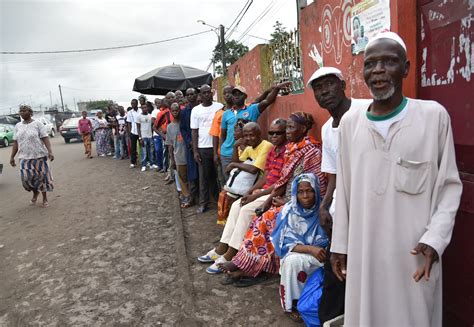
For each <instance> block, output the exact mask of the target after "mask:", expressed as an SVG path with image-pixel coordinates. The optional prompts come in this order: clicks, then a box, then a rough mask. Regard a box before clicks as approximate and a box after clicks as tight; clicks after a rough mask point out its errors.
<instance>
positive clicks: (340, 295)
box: [319, 260, 346, 325]
mask: <svg viewBox="0 0 474 327" xmlns="http://www.w3.org/2000/svg"><path fill="white" fill-rule="evenodd" d="M345 291H346V283H345V282H341V281H339V279H337V277H336V275H334V273H333V272H332V268H331V264H330V263H329V260H327V262H326V263H325V264H324V282H323V294H322V296H321V302H320V303H319V320H320V321H321V325H322V324H323V323H324V322H325V321H328V320H331V319H333V318H336V317H337V316H340V315H342V314H343V313H344V296H345Z"/></svg>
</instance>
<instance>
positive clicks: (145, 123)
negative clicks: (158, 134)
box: [137, 106, 153, 171]
mask: <svg viewBox="0 0 474 327" xmlns="http://www.w3.org/2000/svg"><path fill="white" fill-rule="evenodd" d="M137 131H138V139H139V140H140V144H141V146H142V158H141V159H142V160H141V165H142V170H141V171H146V167H147V165H150V161H151V160H150V152H151V142H153V133H152V130H151V115H150V114H149V113H148V107H147V106H144V107H143V109H142V114H141V115H140V116H138V118H137Z"/></svg>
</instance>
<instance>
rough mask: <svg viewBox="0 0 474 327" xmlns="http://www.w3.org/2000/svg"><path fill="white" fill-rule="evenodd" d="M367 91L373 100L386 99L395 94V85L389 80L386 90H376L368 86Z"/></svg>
mask: <svg viewBox="0 0 474 327" xmlns="http://www.w3.org/2000/svg"><path fill="white" fill-rule="evenodd" d="M369 91H370V94H371V95H372V98H373V99H374V100H375V101H383V100H388V99H390V98H391V97H392V96H393V95H394V94H395V85H393V82H390V87H389V89H388V90H377V89H375V88H373V87H370V88H369Z"/></svg>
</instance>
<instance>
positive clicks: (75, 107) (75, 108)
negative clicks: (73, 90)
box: [73, 98, 77, 111]
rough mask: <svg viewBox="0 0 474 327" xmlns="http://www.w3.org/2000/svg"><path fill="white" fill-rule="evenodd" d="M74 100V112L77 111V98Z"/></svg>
mask: <svg viewBox="0 0 474 327" xmlns="http://www.w3.org/2000/svg"><path fill="white" fill-rule="evenodd" d="M73 99H74V110H76V111H77V105H76V98H73Z"/></svg>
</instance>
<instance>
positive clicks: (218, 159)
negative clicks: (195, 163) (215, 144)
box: [214, 153, 221, 166]
mask: <svg viewBox="0 0 474 327" xmlns="http://www.w3.org/2000/svg"><path fill="white" fill-rule="evenodd" d="M220 161H221V159H220V158H219V154H218V153H214V164H215V165H216V166H217V165H219V162H220Z"/></svg>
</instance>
